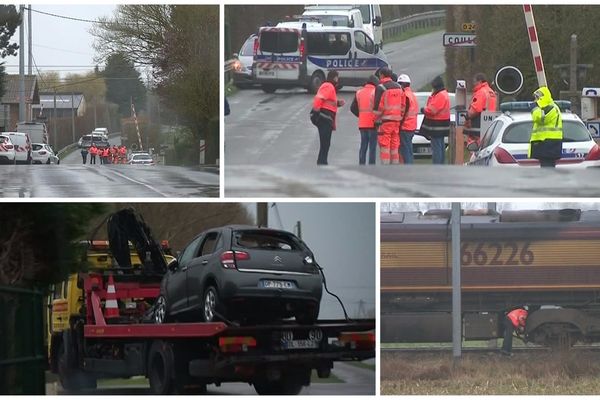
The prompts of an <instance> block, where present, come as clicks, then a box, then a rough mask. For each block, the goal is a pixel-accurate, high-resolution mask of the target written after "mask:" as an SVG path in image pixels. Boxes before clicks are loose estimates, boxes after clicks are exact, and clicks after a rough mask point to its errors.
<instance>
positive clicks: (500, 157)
mask: <svg viewBox="0 0 600 400" xmlns="http://www.w3.org/2000/svg"><path fill="white" fill-rule="evenodd" d="M494 157H496V161H498V162H499V163H500V164H515V163H516V162H517V160H515V158H514V157H513V156H512V155H511V154H510V153H509V152H508V151H506V150H505V149H503V148H502V147H496V149H495V150H494Z"/></svg>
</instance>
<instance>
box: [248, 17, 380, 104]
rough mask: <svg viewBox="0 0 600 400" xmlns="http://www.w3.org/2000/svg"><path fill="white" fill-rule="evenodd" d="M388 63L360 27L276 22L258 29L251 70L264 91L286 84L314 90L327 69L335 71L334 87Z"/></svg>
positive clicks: (363, 78)
mask: <svg viewBox="0 0 600 400" xmlns="http://www.w3.org/2000/svg"><path fill="white" fill-rule="evenodd" d="M388 64H389V63H388V61H387V58H386V56H385V54H384V53H383V52H382V51H381V49H380V47H379V45H377V44H375V43H374V42H373V40H372V39H371V37H370V36H369V35H368V34H367V33H366V32H365V31H364V30H363V29H360V28H350V27H325V26H324V25H323V24H321V23H317V22H306V21H305V22H281V23H279V24H278V25H277V26H275V27H268V26H267V27H262V28H260V30H259V33H258V37H257V38H256V40H255V41H254V62H253V64H252V73H253V78H254V80H255V82H256V83H259V84H261V86H262V89H263V90H264V91H265V92H267V93H273V92H275V91H276V90H277V89H279V88H292V87H305V88H306V89H308V90H309V91H310V92H311V93H315V92H316V91H317V90H318V89H319V86H321V83H323V81H325V77H326V76H327V73H328V72H329V71H330V70H336V71H338V72H339V78H340V85H342V86H361V85H363V84H364V83H365V82H366V81H367V79H368V78H369V76H370V75H372V74H374V73H375V72H376V71H377V70H378V69H380V68H382V67H385V66H388Z"/></svg>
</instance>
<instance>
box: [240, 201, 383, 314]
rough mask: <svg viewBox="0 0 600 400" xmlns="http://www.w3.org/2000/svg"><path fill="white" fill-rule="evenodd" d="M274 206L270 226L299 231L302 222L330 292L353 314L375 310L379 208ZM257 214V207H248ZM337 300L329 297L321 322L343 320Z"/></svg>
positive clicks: (371, 205)
mask: <svg viewBox="0 0 600 400" xmlns="http://www.w3.org/2000/svg"><path fill="white" fill-rule="evenodd" d="M272 204H273V203H269V206H271V207H270V208H269V226H270V227H272V228H276V229H282V228H283V229H284V230H287V231H290V232H296V231H295V225H296V222H297V221H301V223H302V240H304V242H306V244H307V245H308V247H310V249H311V250H312V251H313V253H314V254H315V259H316V260H317V262H318V263H319V265H321V267H323V269H324V271H325V277H326V278H327V286H328V287H329V290H330V291H332V292H333V293H335V294H337V295H338V296H340V298H341V299H342V301H343V302H344V305H345V306H346V309H347V311H348V314H350V316H351V317H352V316H356V315H357V313H358V312H359V308H360V307H361V301H362V308H363V310H365V311H369V310H375V259H376V255H375V229H376V224H375V204H374V203H277V210H278V211H279V215H280V216H281V222H282V224H283V227H281V226H280V225H279V222H278V218H277V216H276V209H275V208H274V207H272ZM247 205H248V208H249V209H250V210H251V211H252V212H253V214H255V210H256V206H255V205H254V204H252V205H251V204H248V203H247ZM343 317H344V314H343V312H342V310H341V307H340V306H339V303H338V302H337V300H336V299H335V298H334V297H332V296H330V295H328V294H326V293H325V292H323V300H322V301H321V313H320V315H319V318H343Z"/></svg>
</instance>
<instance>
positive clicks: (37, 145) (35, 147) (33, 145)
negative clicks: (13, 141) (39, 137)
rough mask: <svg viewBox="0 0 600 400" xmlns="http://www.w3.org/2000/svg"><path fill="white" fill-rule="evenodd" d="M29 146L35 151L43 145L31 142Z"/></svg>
mask: <svg viewBox="0 0 600 400" xmlns="http://www.w3.org/2000/svg"><path fill="white" fill-rule="evenodd" d="M31 147H32V148H33V150H36V151H37V150H41V149H42V147H44V146H42V145H41V144H32V145H31Z"/></svg>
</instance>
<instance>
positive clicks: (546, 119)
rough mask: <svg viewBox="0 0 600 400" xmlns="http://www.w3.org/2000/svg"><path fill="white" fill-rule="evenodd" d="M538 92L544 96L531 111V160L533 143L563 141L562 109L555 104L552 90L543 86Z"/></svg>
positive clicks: (529, 155)
mask: <svg viewBox="0 0 600 400" xmlns="http://www.w3.org/2000/svg"><path fill="white" fill-rule="evenodd" d="M536 92H539V93H541V94H542V96H541V97H540V98H539V99H538V100H537V101H536V103H537V107H535V108H534V109H533V110H532V111H531V117H532V119H533V129H532V131H531V138H530V139H529V154H528V157H530V158H531V142H539V141H544V140H548V139H552V140H562V138H563V129H562V116H561V113H560V108H559V107H558V106H557V105H556V103H554V100H553V99H552V95H551V94H550V90H548V88H547V87H545V86H542V87H541V88H539V89H538V90H536Z"/></svg>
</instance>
